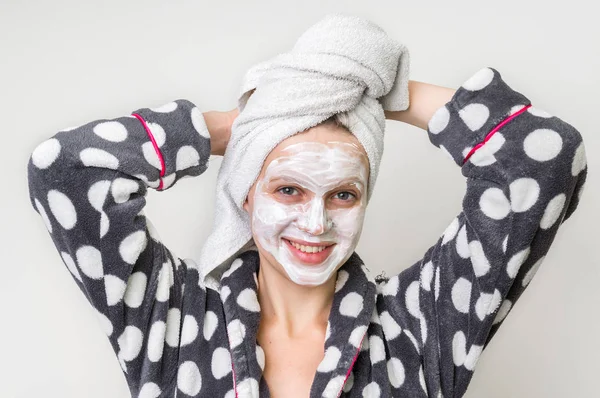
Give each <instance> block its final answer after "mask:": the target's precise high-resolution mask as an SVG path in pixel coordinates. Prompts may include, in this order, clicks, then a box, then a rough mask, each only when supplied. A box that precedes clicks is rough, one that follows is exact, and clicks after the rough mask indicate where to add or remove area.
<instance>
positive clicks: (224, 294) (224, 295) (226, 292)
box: [220, 286, 231, 302]
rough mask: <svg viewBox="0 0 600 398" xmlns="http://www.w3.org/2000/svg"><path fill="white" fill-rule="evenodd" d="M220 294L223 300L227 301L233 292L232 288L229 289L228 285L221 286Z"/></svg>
mask: <svg viewBox="0 0 600 398" xmlns="http://www.w3.org/2000/svg"><path fill="white" fill-rule="evenodd" d="M220 294H221V301H223V302H225V301H227V297H229V295H230V294H231V289H229V287H228V286H223V287H222V288H221V291H220Z"/></svg>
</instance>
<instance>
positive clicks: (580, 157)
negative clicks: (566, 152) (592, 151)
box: [571, 142, 587, 176]
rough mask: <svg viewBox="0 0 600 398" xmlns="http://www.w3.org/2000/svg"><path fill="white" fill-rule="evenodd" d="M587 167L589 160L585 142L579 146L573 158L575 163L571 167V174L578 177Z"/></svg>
mask: <svg viewBox="0 0 600 398" xmlns="http://www.w3.org/2000/svg"><path fill="white" fill-rule="evenodd" d="M586 166H587V158H586V155H585V145H584V144H583V142H581V144H579V146H578V147H577V150H576V151H575V156H574V157H573V163H572V165H571V174H572V175H573V176H577V175H578V174H579V173H581V171H582V170H583V169H585V167H586Z"/></svg>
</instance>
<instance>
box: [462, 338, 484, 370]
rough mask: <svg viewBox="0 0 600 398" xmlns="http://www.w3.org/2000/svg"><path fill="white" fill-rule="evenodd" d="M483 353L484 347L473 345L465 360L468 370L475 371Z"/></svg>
mask: <svg viewBox="0 0 600 398" xmlns="http://www.w3.org/2000/svg"><path fill="white" fill-rule="evenodd" d="M482 351H483V346H480V345H475V344H473V345H472V346H471V348H470V349H469V353H468V354H467V357H466V358H465V363H464V366H465V368H467V369H468V370H473V369H475V365H476V364H477V360H479V356H480V355H481V352H482Z"/></svg>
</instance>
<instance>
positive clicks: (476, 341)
mask: <svg viewBox="0 0 600 398" xmlns="http://www.w3.org/2000/svg"><path fill="white" fill-rule="evenodd" d="M428 137H429V139H430V141H431V142H432V143H433V144H434V145H435V146H437V147H439V148H440V149H441V150H442V151H443V152H444V153H446V154H447V155H449V156H450V158H451V159H452V160H453V161H454V163H455V164H457V165H458V166H460V167H461V170H462V174H463V175H464V176H465V177H466V178H467V188H466V193H465V196H464V200H463V205H462V211H461V212H460V214H459V215H458V216H457V217H456V218H455V219H454V220H453V221H452V222H451V223H450V225H449V226H448V227H447V229H446V230H445V231H444V233H443V234H442V236H441V237H440V238H439V240H438V241H437V242H435V244H434V245H433V246H431V247H430V248H429V249H428V250H427V251H426V253H425V254H424V256H423V257H422V259H421V260H420V261H418V262H417V263H415V264H414V265H412V266H410V267H408V268H407V269H405V270H404V271H403V272H401V273H400V274H399V275H396V276H393V277H391V278H389V279H383V278H377V281H375V280H374V278H373V277H372V276H370V275H369V272H368V269H367V268H366V267H365V266H364V265H363V263H362V261H361V259H360V258H359V257H358V255H356V254H353V255H352V257H351V258H350V259H349V260H348V261H347V262H346V263H345V264H344V265H343V266H342V267H341V268H340V270H339V272H338V273H337V283H336V286H335V294H334V299H333V306H332V309H331V314H330V316H329V322H328V328H327V336H326V340H325V343H324V357H323V360H322V362H321V363H320V364H319V366H318V368H317V369H316V372H315V376H314V381H313V384H312V388H311V391H310V397H314V398H316V397H338V396H341V397H369V398H375V397H460V396H462V395H463V394H464V393H465V391H466V389H467V386H468V384H469V381H470V380H471V377H472V375H473V370H474V368H475V365H476V363H477V360H478V358H479V356H480V354H481V352H482V350H483V349H484V348H485V347H486V345H487V344H488V343H489V341H490V339H491V338H492V336H493V335H494V334H495V333H496V331H497V330H498V327H499V326H500V325H501V324H502V321H503V319H504V318H505V316H506V315H507V313H508V312H509V311H510V310H511V308H512V307H513V306H514V304H515V301H516V300H517V299H518V298H519V296H520V295H521V294H522V293H523V290H524V289H525V288H526V286H527V285H528V284H529V282H530V281H531V279H532V277H533V275H534V274H535V273H536V271H537V269H538V267H539V266H540V264H541V263H542V262H543V260H544V257H545V256H546V254H547V252H548V249H549V247H550V244H551V243H552V241H553V240H554V237H555V235H556V231H557V229H558V228H559V226H560V225H561V224H562V223H563V221H564V220H565V219H567V218H568V217H569V216H570V215H571V214H572V213H573V211H574V210H575V209H576V208H577V204H578V202H579V197H580V194H581V192H582V187H583V185H584V181H585V178H586V174H587V167H586V157H585V149H584V145H583V142H582V137H581V135H580V133H579V132H578V131H577V130H575V129H574V128H573V127H572V126H571V125H569V124H567V123H566V122H564V121H563V120H561V119H559V118H557V117H554V116H551V115H549V114H547V113H546V112H544V111H542V110H540V109H537V108H534V107H531V105H530V101H529V100H528V99H527V98H526V97H525V96H523V95H522V94H520V93H518V92H516V91H514V90H513V89H511V88H510V87H509V86H508V85H507V84H506V83H505V82H504V81H503V79H502V78H501V77H500V74H499V73H498V72H497V71H496V70H495V69H492V68H484V69H482V70H480V71H479V72H477V73H476V74H474V75H473V76H472V77H471V78H470V79H469V80H467V81H466V82H465V83H464V84H463V85H462V86H461V87H460V88H459V89H458V90H457V92H456V93H455V95H454V96H453V98H452V99H451V100H450V101H449V102H448V103H447V104H445V105H444V106H443V107H441V108H440V109H438V110H437V112H436V113H435V114H434V116H433V117H432V119H431V120H430V121H429V124H428ZM209 154H210V141H209V134H208V130H207V127H206V124H205V121H204V119H203V117H202V114H201V111H200V110H199V109H198V108H196V107H195V106H194V105H193V104H192V103H190V102H189V101H186V100H178V101H175V102H172V103H169V104H166V105H164V106H162V107H160V108H154V109H147V108H145V109H140V110H138V111H136V112H134V113H133V114H132V115H130V116H125V117H120V118H116V119H111V120H97V121H94V122H91V123H87V124H85V125H82V126H80V127H76V128H72V129H67V130H64V131H60V132H58V133H57V134H56V135H55V136H54V137H53V138H50V139H48V140H47V141H45V142H43V143H41V144H40V145H39V146H38V147H37V148H36V149H35V150H34V151H33V153H32V155H31V159H30V162H29V166H28V178H29V189H30V196H31V203H32V205H33V206H34V208H35V209H36V211H37V212H38V213H39V214H40V215H41V217H42V219H43V221H44V223H45V225H46V227H47V229H48V231H49V233H50V236H51V238H52V240H53V242H54V244H55V245H56V248H57V249H58V252H59V253H60V256H61V258H62V260H63V262H64V263H65V265H66V267H67V268H68V270H69V271H70V272H71V274H72V275H73V279H74V281H75V283H77V285H78V286H79V287H80V289H81V290H82V291H83V293H84V295H85V297H86V298H87V299H88V300H89V302H90V303H91V304H92V306H93V308H94V310H95V312H96V313H97V315H98V317H99V319H100V323H101V325H102V326H103V327H104V330H105V332H106V334H107V336H108V338H109V339H110V342H111V345H112V347H113V348H114V351H115V353H116V356H117V358H118V362H119V364H120V366H121V368H122V369H123V372H124V373H125V377H126V380H127V383H128V385H129V388H130V390H131V393H132V396H133V397H143V398H149V397H152V398H155V397H163V396H164V397H172V396H177V397H190V396H191V397H211V398H216V397H226V398H233V397H244V398H245V397H268V396H269V390H268V386H267V385H266V383H265V380H264V379H263V378H262V370H263V368H264V366H265V355H264V352H263V350H262V349H261V347H260V346H259V345H257V342H256V333H257V329H258V324H259V319H260V307H259V304H258V301H257V284H256V274H257V271H258V267H259V261H258V255H257V253H256V252H254V251H251V252H246V253H244V254H242V255H241V256H240V257H239V258H238V259H236V260H235V261H234V262H233V264H232V265H231V267H230V268H229V270H228V271H227V272H226V273H225V274H224V275H223V277H222V278H221V280H220V281H219V282H218V283H217V284H215V285H213V286H210V287H209V286H207V285H206V284H205V282H204V281H203V280H199V274H198V270H197V266H196V265H195V263H194V262H193V261H191V260H181V259H179V258H178V257H177V256H176V255H174V254H173V253H172V252H171V251H169V250H168V249H167V248H166V247H165V246H163V245H162V244H161V243H160V239H159V236H158V234H157V233H156V231H155V230H154V228H153V227H152V224H151V223H150V221H149V220H148V219H147V218H146V217H145V215H144V205H145V202H146V200H145V195H146V192H147V189H148V188H154V189H157V190H164V189H167V188H170V187H171V186H172V185H174V184H175V183H176V182H177V180H179V179H180V178H183V177H189V176H197V175H199V174H201V173H202V172H203V171H204V170H205V169H206V167H207V161H208V158H209Z"/></svg>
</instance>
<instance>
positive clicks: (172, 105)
mask: <svg viewBox="0 0 600 398" xmlns="http://www.w3.org/2000/svg"><path fill="white" fill-rule="evenodd" d="M175 109H177V102H169V103H166V104H164V105H161V106H158V107H156V108H151V109H150V110H151V111H152V112H158V113H169V112H173V111H174V110H175Z"/></svg>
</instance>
